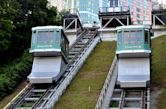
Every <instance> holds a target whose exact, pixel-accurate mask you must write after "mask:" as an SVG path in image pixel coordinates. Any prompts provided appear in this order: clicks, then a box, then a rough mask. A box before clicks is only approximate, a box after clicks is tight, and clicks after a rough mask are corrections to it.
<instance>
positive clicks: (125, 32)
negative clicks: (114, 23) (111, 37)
mask: <svg viewBox="0 0 166 109" xmlns="http://www.w3.org/2000/svg"><path fill="white" fill-rule="evenodd" d="M123 40H124V44H125V45H127V44H129V42H130V35H129V31H124V38H123Z"/></svg>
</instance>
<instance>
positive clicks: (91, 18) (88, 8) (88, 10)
mask: <svg viewBox="0 0 166 109" xmlns="http://www.w3.org/2000/svg"><path fill="white" fill-rule="evenodd" d="M76 7H77V9H78V11H79V13H80V16H81V22H82V23H83V24H84V25H91V24H94V23H95V24H99V18H98V12H99V0H77V3H76Z"/></svg>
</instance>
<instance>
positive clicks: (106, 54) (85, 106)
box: [55, 42, 116, 109]
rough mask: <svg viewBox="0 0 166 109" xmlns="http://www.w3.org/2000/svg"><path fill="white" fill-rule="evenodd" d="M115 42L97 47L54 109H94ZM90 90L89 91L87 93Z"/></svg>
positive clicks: (111, 57)
mask: <svg viewBox="0 0 166 109" xmlns="http://www.w3.org/2000/svg"><path fill="white" fill-rule="evenodd" d="M115 46H116V44H115V42H102V43H100V44H98V45H97V47H96V48H95V49H94V51H93V52H92V54H91V55H90V56H89V58H88V59H87V60H86V62H85V64H84V65H83V67H82V68H81V70H80V71H79V72H78V74H77V75H76V77H75V79H74V80H73V81H72V83H71V84H70V86H69V87H68V88H67V90H66V92H65V93H64V94H63V95H62V97H61V99H60V101H59V102H58V103H57V104H56V106H55V109H94V108H95V105H96V102H97V99H98V97H99V94H100V91H101V89H102V87H103V84H104V81H105V78H106V76H107V73H108V71H109V68H110V66H111V63H112V61H113V58H114V55H115V54H114V52H115ZM89 88H90V91H89Z"/></svg>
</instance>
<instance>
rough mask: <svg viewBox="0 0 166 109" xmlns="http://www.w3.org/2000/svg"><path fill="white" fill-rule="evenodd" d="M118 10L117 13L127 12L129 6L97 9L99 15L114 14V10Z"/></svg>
mask: <svg viewBox="0 0 166 109" xmlns="http://www.w3.org/2000/svg"><path fill="white" fill-rule="evenodd" d="M117 8H119V9H120V10H118V12H129V11H130V8H129V6H119V7H100V8H99V13H102V12H113V13H114V12H116V9H117Z"/></svg>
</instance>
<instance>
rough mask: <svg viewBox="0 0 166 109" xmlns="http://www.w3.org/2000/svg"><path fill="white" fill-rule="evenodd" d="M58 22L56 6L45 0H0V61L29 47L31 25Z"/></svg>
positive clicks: (55, 23) (16, 55) (56, 23)
mask: <svg viewBox="0 0 166 109" xmlns="http://www.w3.org/2000/svg"><path fill="white" fill-rule="evenodd" d="M60 24H61V17H60V16H59V13H58V12H57V8H55V7H51V6H50V5H49V3H48V1H47V0H0V63H5V62H6V61H7V60H12V58H13V59H14V58H16V57H18V56H21V55H22V53H23V52H24V50H25V49H27V48H29V47H30V39H31V28H32V27H35V26H44V25H60Z"/></svg>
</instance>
